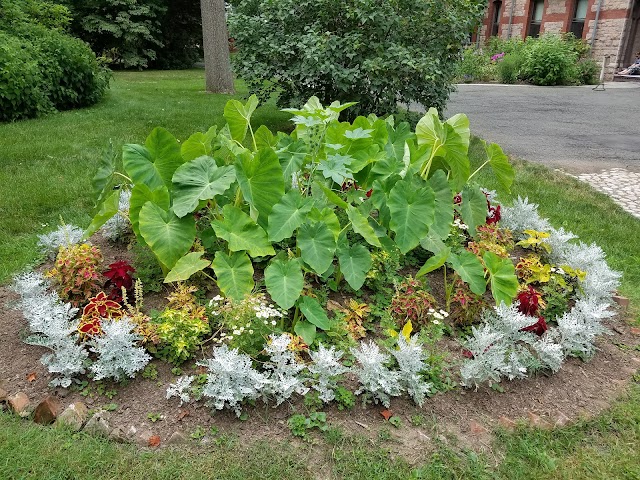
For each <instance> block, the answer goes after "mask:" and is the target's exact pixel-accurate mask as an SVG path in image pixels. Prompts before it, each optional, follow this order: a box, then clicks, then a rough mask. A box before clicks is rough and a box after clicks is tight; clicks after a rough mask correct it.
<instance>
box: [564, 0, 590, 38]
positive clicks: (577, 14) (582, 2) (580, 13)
mask: <svg viewBox="0 0 640 480" xmlns="http://www.w3.org/2000/svg"><path fill="white" fill-rule="evenodd" d="M588 6H589V0H576V5H575V8H574V10H573V19H572V20H571V29H570V30H569V31H570V32H572V33H573V34H574V35H575V36H576V38H582V34H583V32H584V21H585V19H586V18H587V8H588Z"/></svg>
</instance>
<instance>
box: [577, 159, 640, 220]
mask: <svg viewBox="0 0 640 480" xmlns="http://www.w3.org/2000/svg"><path fill="white" fill-rule="evenodd" d="M577 178H578V179H579V180H582V181H583V182H586V183H588V184H589V185H591V186H592V187H593V188H595V189H596V190H598V191H600V192H602V193H605V194H607V195H609V196H610V197H611V198H613V200H614V201H615V202H616V203H617V204H618V205H620V206H621V207H622V208H624V209H625V210H626V211H627V212H629V213H630V214H631V215H633V216H635V217H636V218H640V173H636V172H630V171H628V170H625V169H624V168H612V169H611V170H602V171H601V172H600V173H582V174H580V175H577Z"/></svg>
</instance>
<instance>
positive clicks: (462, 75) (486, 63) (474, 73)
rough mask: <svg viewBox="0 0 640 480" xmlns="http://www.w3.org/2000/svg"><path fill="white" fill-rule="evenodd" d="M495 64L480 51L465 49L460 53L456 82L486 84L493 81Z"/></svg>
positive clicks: (471, 48)
mask: <svg viewBox="0 0 640 480" xmlns="http://www.w3.org/2000/svg"><path fill="white" fill-rule="evenodd" d="M495 68H496V67H495V64H492V63H491V61H490V59H489V57H488V56H487V55H485V53H484V52H483V51H482V50H478V49H477V48H476V47H473V46H471V47H467V48H465V49H464V51H463V52H462V59H461V60H460V63H459V64H458V69H457V72H456V80H457V81H459V82H473V81H480V82H486V81H489V80H493V78H494V76H495Z"/></svg>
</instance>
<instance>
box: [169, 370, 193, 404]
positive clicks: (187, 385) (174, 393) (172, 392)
mask: <svg viewBox="0 0 640 480" xmlns="http://www.w3.org/2000/svg"><path fill="white" fill-rule="evenodd" d="M195 378H196V377H194V376H193V375H185V376H182V377H180V378H178V379H177V380H176V383H172V384H171V385H169V387H168V388H167V400H168V399H170V398H172V397H178V398H179V399H180V405H182V404H183V403H189V402H190V401H191V395H190V390H191V384H192V383H193V381H194V380H195Z"/></svg>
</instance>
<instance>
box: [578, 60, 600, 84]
mask: <svg viewBox="0 0 640 480" xmlns="http://www.w3.org/2000/svg"><path fill="white" fill-rule="evenodd" d="M577 72H578V73H577V78H576V80H577V83H580V84H582V85H595V84H596V83H598V78H599V76H600V65H599V64H598V62H596V61H595V60H594V59H592V58H585V59H583V60H580V61H579V62H578V67H577Z"/></svg>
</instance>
